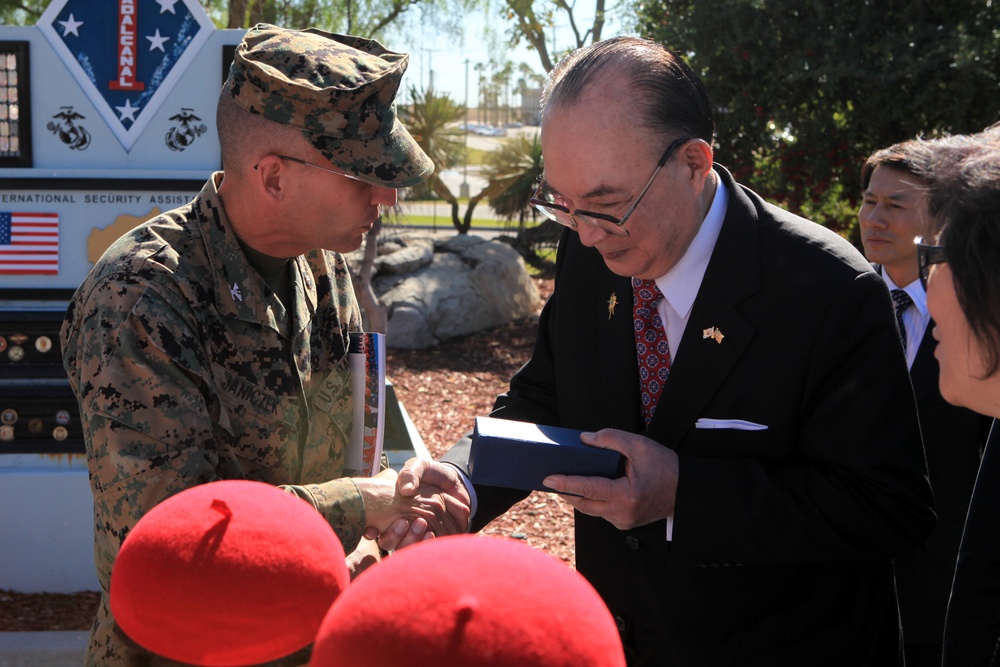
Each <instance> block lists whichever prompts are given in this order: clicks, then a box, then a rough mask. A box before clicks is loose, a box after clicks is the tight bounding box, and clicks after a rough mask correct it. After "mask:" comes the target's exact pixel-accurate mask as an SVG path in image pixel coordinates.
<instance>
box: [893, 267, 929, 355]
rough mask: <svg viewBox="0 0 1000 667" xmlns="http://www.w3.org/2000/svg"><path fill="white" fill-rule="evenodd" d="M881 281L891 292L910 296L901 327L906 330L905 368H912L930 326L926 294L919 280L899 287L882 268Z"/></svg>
mask: <svg viewBox="0 0 1000 667" xmlns="http://www.w3.org/2000/svg"><path fill="white" fill-rule="evenodd" d="M882 280H884V281H885V284H886V285H887V286H888V287H889V291H890V292H891V291H892V290H894V289H902V290H903V291H905V292H906V293H907V294H909V295H910V300H911V301H913V304H912V305H910V306H908V307H907V308H906V310H904V311H903V327H904V329H905V330H906V366H907V368H913V360H914V359H916V358H917V350H918V349H920V341H922V340H923V339H924V334H925V333H926V332H927V325H928V324H930V321H931V314H930V311H928V310H927V292H925V291H924V287H923V285H921V284H920V280H919V279H917V280H914V281H913V282H912V283H910V284H909V285H907V286H906V287H899V286H898V285H897V284H896V283H895V282H894V281H893V279H892V278H890V277H889V273H888V272H887V271H886V270H885V267H884V266H883V267H882Z"/></svg>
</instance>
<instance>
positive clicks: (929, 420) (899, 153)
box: [858, 141, 992, 667]
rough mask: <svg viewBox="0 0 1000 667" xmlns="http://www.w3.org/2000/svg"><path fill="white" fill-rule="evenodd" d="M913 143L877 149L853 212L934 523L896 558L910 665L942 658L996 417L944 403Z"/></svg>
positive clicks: (923, 187)
mask: <svg viewBox="0 0 1000 667" xmlns="http://www.w3.org/2000/svg"><path fill="white" fill-rule="evenodd" d="M920 151H921V146H920V144H919V143H918V142H917V141H907V142H903V143H900V144H896V145H893V146H890V147H888V148H884V149H882V150H879V151H876V152H875V153H873V154H872V155H871V157H869V158H868V160H867V161H866V162H865V165H864V167H863V168H862V170H861V181H862V188H863V192H862V194H863V201H862V204H861V209H860V211H859V212H858V220H859V222H860V224H861V242H862V244H863V246H864V249H865V255H866V256H867V257H868V259H869V260H870V261H871V262H872V263H873V264H875V265H876V270H878V271H879V273H880V274H881V276H882V279H883V280H885V282H886V285H887V286H888V287H889V290H890V293H891V294H892V297H893V302H894V305H895V307H896V315H897V321H898V325H899V330H900V335H901V340H902V341H903V347H904V350H905V352H906V361H907V364H909V367H910V378H911V380H912V381H913V389H914V392H915V394H916V398H917V413H918V416H919V418H920V430H921V433H922V435H923V440H924V452H925V453H926V455H927V469H928V472H929V474H930V480H931V488H932V489H933V491H934V507H935V510H936V512H937V517H938V522H937V526H936V527H935V528H934V532H932V533H931V535H930V536H929V537H928V538H927V541H926V542H924V543H923V544H921V545H920V546H918V547H917V548H916V549H914V550H913V551H911V552H909V553H907V554H905V555H903V556H900V557H899V558H897V559H896V561H895V572H896V587H897V592H898V595H899V610H900V616H901V619H902V625H903V641H904V643H905V647H904V650H905V653H906V667H923V666H925V665H935V666H936V665H940V664H941V636H942V633H943V631H944V617H945V609H946V607H947V605H948V594H949V591H950V590H951V581H952V576H953V575H954V573H955V558H956V556H957V554H958V545H959V541H960V540H961V538H962V525H963V523H964V521H965V514H966V510H967V509H968V506H969V497H970V496H971V495H972V487H973V484H974V482H975V479H976V471H977V470H978V469H979V457H980V452H981V451H982V447H983V446H984V445H985V443H986V437H987V435H989V428H990V424H991V423H992V419H991V418H989V417H984V416H983V415H980V414H978V413H975V412H973V411H972V410H968V409H965V408H961V407H957V406H954V405H951V404H949V403H948V402H947V401H945V400H944V399H943V398H942V397H941V391H940V390H939V389H938V362H937V359H935V358H934V348H935V347H936V346H937V342H936V341H935V340H934V338H933V336H931V330H932V329H933V327H934V322H933V321H932V320H931V317H930V313H928V312H927V294H926V293H925V292H924V288H923V286H922V285H921V284H920V280H919V268H918V266H917V246H916V245H915V244H914V242H913V240H914V238H915V237H917V236H921V235H926V234H928V232H929V231H930V229H931V213H930V210H929V209H930V207H929V194H928V187H927V183H926V182H925V181H924V180H923V179H921V178H919V177H917V176H916V175H915V171H916V169H917V164H918V162H919V160H920V158H921V152H920Z"/></svg>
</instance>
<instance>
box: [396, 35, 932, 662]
mask: <svg viewBox="0 0 1000 667" xmlns="http://www.w3.org/2000/svg"><path fill="white" fill-rule="evenodd" d="M542 107H543V118H542V139H541V140H542V149H543V154H544V157H545V178H544V181H543V182H542V184H541V185H540V187H539V189H538V192H537V193H536V197H535V202H536V206H537V207H538V208H539V210H541V211H542V212H543V213H545V214H546V215H547V216H549V217H550V218H552V219H554V220H556V221H557V222H560V223H562V224H564V225H566V226H567V227H570V228H571V229H569V230H567V231H566V232H565V233H564V235H563V238H562V240H561V243H560V248H559V253H558V259H557V268H556V286H555V291H554V293H553V295H552V297H551V298H550V299H549V301H548V303H547V304H546V306H545V309H544V311H543V314H542V316H541V320H540V322H539V331H538V338H537V341H536V345H535V349H534V353H533V355H532V358H531V360H530V361H529V362H528V363H527V364H526V365H525V366H524V367H523V368H522V369H521V370H520V371H518V373H517V374H516V375H515V376H514V378H513V379H512V380H511V385H510V391H509V392H508V393H506V394H504V395H502V396H500V397H499V398H498V399H497V402H496V405H495V409H494V411H493V413H492V415H493V416H494V417H501V418H509V419H515V420H522V421H532V422H536V423H539V424H547V425H553V426H562V427H569V428H576V429H582V430H584V431H585V432H586V433H584V435H583V436H582V440H583V442H585V443H586V444H589V445H594V446H597V447H602V448H608V449H613V450H617V451H618V452H621V453H622V454H623V456H624V457H625V458H626V460H627V464H626V475H625V476H624V477H621V478H618V479H615V480H610V479H605V478H598V477H566V476H561V475H556V476H550V477H548V478H546V480H545V484H546V485H548V486H549V487H550V488H552V489H553V490H555V491H557V492H560V493H565V494H568V495H567V496H566V498H567V500H568V501H569V502H570V503H571V504H573V505H574V506H575V508H576V509H577V510H578V511H577V513H576V556H577V568H578V570H579V571H580V572H581V573H582V574H583V575H585V576H586V577H587V578H588V579H589V580H590V582H591V583H592V584H593V585H594V587H595V588H596V589H597V590H598V592H600V594H601V595H602V596H603V598H604V600H605V601H606V602H607V604H608V607H609V608H610V610H611V612H612V614H613V615H614V616H615V619H616V621H617V623H618V626H619V630H620V631H621V633H622V637H623V640H624V645H625V647H626V651H627V653H628V657H629V661H630V664H632V665H650V666H655V667H669V666H671V665H697V666H698V667H704V666H711V665H736V664H738V665H769V666H771V665H810V666H811V667H816V666H817V665H831V666H836V667H844V666H845V665H851V666H852V667H857V666H859V665H894V664H895V663H896V658H897V652H898V642H899V636H898V616H897V612H896V600H895V597H894V594H893V585H892V574H891V558H892V557H894V556H896V555H899V554H901V553H905V552H907V551H909V550H911V549H913V548H914V546H916V545H917V544H919V543H920V542H922V541H923V540H924V538H925V537H926V536H927V534H928V533H929V532H930V530H931V527H932V525H933V521H934V516H933V511H932V509H931V495H930V488H929V486H928V484H927V480H926V468H925V465H924V457H923V451H922V448H921V444H920V434H919V430H918V425H917V416H916V408H915V403H914V398H913V392H912V390H911V387H910V382H909V378H908V376H907V372H906V363H905V360H904V358H903V355H902V350H901V349H900V345H899V338H898V334H897V332H896V326H895V323H894V321H893V314H892V306H891V302H890V300H889V295H888V291H887V290H886V288H885V285H884V284H883V283H882V281H881V280H879V278H878V276H877V274H875V273H874V272H873V271H872V269H871V266H870V265H869V264H868V263H867V262H866V261H865V259H864V257H862V256H861V254H860V253H858V252H857V250H855V249H854V248H853V247H852V246H851V245H850V244H849V243H847V242H846V241H845V240H844V239H842V238H840V237H839V236H837V235H835V234H833V233H832V232H829V231H827V230H826V229H823V228H822V227H820V226H818V225H815V224H813V223H810V222H809V221H806V220H803V219H801V218H798V217H796V216H793V215H791V214H789V213H787V212H785V211H782V210H780V209H778V208H776V207H774V206H771V205H769V204H766V203H765V202H764V201H763V200H761V199H760V198H759V197H758V196H757V195H755V194H754V193H752V192H750V191H749V190H747V189H745V188H743V187H741V186H740V185H738V184H737V183H735V182H734V181H733V179H732V176H730V174H729V172H728V171H726V170H725V169H724V168H722V167H721V166H718V165H714V164H713V152H712V147H711V144H712V141H713V135H714V121H713V118H712V106H711V104H710V102H709V100H708V97H707V95H706V93H705V91H704V88H703V85H702V83H701V81H700V80H699V79H698V77H697V76H696V75H695V74H694V73H693V72H692V71H691V70H690V68H688V67H687V65H686V64H685V63H684V62H683V61H682V60H681V59H680V58H678V57H676V56H674V55H673V54H671V53H670V52H668V51H667V50H666V49H664V48H663V47H662V46H660V45H658V44H656V43H654V42H649V41H646V40H640V39H636V38H627V37H624V38H615V39H610V40H605V41H602V42H598V43H596V44H593V45H591V46H588V47H586V48H584V49H580V50H578V51H576V52H574V53H573V54H571V55H570V56H568V57H567V58H566V59H564V60H563V61H562V62H561V63H560V64H559V66H557V67H556V68H555V69H554V70H553V72H552V73H551V74H550V76H549V80H548V82H547V84H546V87H545V90H544V93H543V102H542ZM661 293H662V296H661ZM647 298H648V299H649V301H647ZM637 352H638V357H640V358H639V359H637ZM661 392H662V394H661ZM658 395H659V396H658ZM468 454H469V440H468V439H466V440H464V441H462V442H460V443H459V444H458V445H456V446H455V447H454V448H452V449H451V450H450V451H449V452H448V454H447V455H446V456H445V460H446V461H448V462H450V463H452V464H453V465H448V464H447V463H441V462H430V461H420V460H412V461H411V462H409V463H408V464H407V465H406V466H405V467H404V470H403V471H402V472H401V473H400V476H399V481H398V484H399V488H400V491H401V493H404V494H406V493H410V492H411V489H412V487H411V485H412V484H413V483H414V482H415V481H416V480H417V479H420V478H423V479H424V481H436V482H437V483H439V484H442V485H446V486H449V487H450V489H451V490H452V492H453V493H455V494H457V495H459V496H462V497H467V496H465V494H466V493H467V491H466V488H467V487H466V486H465V485H464V482H463V481H462V480H461V476H460V475H459V472H458V471H459V470H461V471H462V472H463V473H465V474H468V472H469V471H468V466H467V463H468ZM471 491H472V492H473V494H474V495H475V497H476V502H477V503H478V504H477V509H476V514H475V517H474V520H473V524H472V529H473V530H478V529H479V528H481V527H483V526H484V525H485V524H486V523H487V522H489V521H490V520H491V519H492V518H494V517H496V516H498V515H500V514H501V513H503V512H504V511H506V510H507V509H508V508H509V507H510V506H511V505H512V504H513V503H514V502H516V501H517V500H518V499H520V498H522V497H524V495H525V493H524V492H517V491H510V490H505V489H498V488H490V487H484V486H477V487H475V488H474V489H471ZM569 494H576V495H569ZM385 538H386V539H387V540H388V541H391V540H392V539H393V538H392V535H387V536H385ZM381 543H382V546H383V547H385V546H386V543H385V542H381ZM422 583H425V584H426V582H422ZM431 585H432V584H431Z"/></svg>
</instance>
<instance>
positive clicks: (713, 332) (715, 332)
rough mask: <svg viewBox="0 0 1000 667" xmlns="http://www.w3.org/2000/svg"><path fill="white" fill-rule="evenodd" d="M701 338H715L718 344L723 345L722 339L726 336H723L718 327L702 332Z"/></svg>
mask: <svg viewBox="0 0 1000 667" xmlns="http://www.w3.org/2000/svg"><path fill="white" fill-rule="evenodd" d="M701 338H702V340H707V339H709V338H714V339H715V342H716V343H719V344H721V343H722V339H723V338H725V336H723V335H722V332H721V331H719V329H718V327H709V328H707V329H702V330H701Z"/></svg>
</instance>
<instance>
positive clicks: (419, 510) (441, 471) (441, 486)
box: [355, 458, 471, 551]
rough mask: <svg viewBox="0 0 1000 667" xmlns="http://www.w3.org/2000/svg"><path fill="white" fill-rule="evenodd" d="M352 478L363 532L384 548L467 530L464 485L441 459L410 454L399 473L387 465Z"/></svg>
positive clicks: (468, 498)
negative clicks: (361, 506) (361, 512)
mask: <svg viewBox="0 0 1000 667" xmlns="http://www.w3.org/2000/svg"><path fill="white" fill-rule="evenodd" d="M355 483H356V484H357V486H358V489H359V490H360V491H361V494H362V496H363V497H364V499H365V517H366V524H367V528H366V529H365V535H364V536H365V538H366V539H369V540H373V541H377V543H378V546H379V548H380V549H382V550H384V551H392V550H393V549H401V548H403V547H405V546H409V545H411V544H414V543H416V542H420V541H422V540H426V539H430V538H432V537H442V536H444V535H454V534H456V533H465V532H468V530H469V521H470V518H471V510H470V507H471V496H470V494H469V490H468V489H467V488H466V486H465V483H464V482H463V481H462V476H461V475H460V474H459V472H458V470H457V469H456V468H454V467H453V466H450V465H448V464H446V463H439V462H437V461H430V460H427V459H419V458H412V459H410V460H409V461H407V462H406V463H405V464H404V465H403V468H402V470H400V472H399V474H398V475H397V473H396V471H394V470H392V469H389V470H384V471H382V472H380V473H379V474H377V475H375V476H374V477H371V478H366V479H355Z"/></svg>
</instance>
